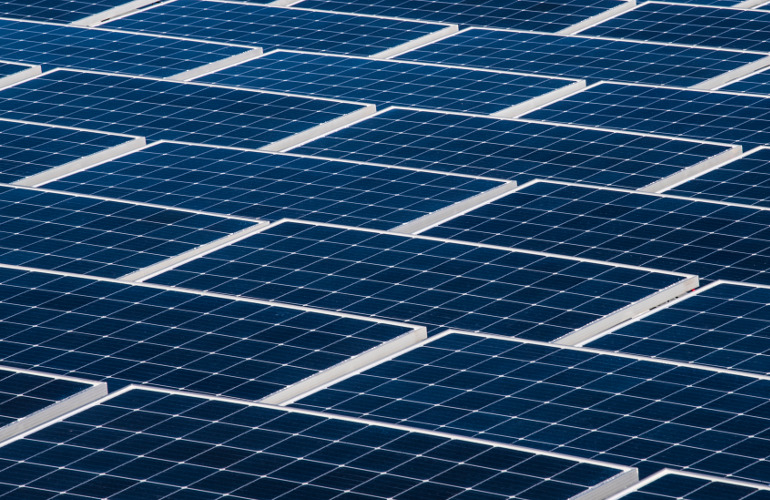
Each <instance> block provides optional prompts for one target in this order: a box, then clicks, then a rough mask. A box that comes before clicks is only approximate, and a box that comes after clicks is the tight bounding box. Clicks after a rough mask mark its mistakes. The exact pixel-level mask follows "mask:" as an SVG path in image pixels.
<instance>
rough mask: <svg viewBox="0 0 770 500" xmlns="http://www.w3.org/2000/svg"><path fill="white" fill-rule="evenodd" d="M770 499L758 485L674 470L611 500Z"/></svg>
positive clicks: (646, 480)
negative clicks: (684, 499) (685, 499)
mask: <svg viewBox="0 0 770 500" xmlns="http://www.w3.org/2000/svg"><path fill="white" fill-rule="evenodd" d="M768 497H770V488H768V487H767V486H765V485H761V484H758V483H749V482H744V481H735V480H730V479H723V478H720V477H716V476H709V475H705V474H693V473H681V472H675V471H673V470H671V471H665V472H662V473H660V474H655V475H653V476H650V477H648V478H647V479H645V480H644V481H641V482H639V483H637V484H635V485H634V486H632V487H631V488H629V489H628V490H627V491H625V492H622V493H618V494H617V495H614V496H612V497H610V498H609V499H608V500H679V499H681V498H692V499H703V500H706V499H709V498H713V499H719V498H723V499H727V498H730V499H732V500H766V499H767V498H768Z"/></svg>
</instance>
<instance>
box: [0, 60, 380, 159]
mask: <svg viewBox="0 0 770 500" xmlns="http://www.w3.org/2000/svg"><path fill="white" fill-rule="evenodd" d="M372 111H373V109H372V107H371V106H363V105H358V104H354V103H347V102H338V101H331V100H323V99H314V98H308V97H297V96H289V95H285V94H274V93H266V92H257V91H250V90H238V89H231V88H225V87H216V86H211V85H204V84H197V83H182V82H172V81H168V80H159V79H152V78H139V77H129V76H120V75H112V74H108V73H95V72H76V71H69V70H58V71H52V72H49V73H46V74H44V75H42V76H40V77H37V78H33V79H31V80H27V81H25V82H22V83H19V84H17V85H15V86H13V87H9V88H6V89H2V90H0V113H2V115H3V117H4V118H14V119H19V120H28V121H33V122H39V123H47V124H49V125H64V126H70V127H83V128H89V129H93V130H99V131H102V132H113V133H124V134H133V135H140V136H146V137H148V138H149V139H150V140H161V139H169V140H182V141H187V142H194V143H203V144H213V145H219V146H238V147H245V148H261V147H266V146H267V147H273V146H274V144H281V145H284V146H278V147H287V146H286V145H287V144H293V142H289V143H286V142H285V141H284V140H285V139H287V138H289V137H293V136H295V135H296V134H300V133H310V134H313V133H314V131H315V130H317V129H316V127H319V126H321V128H324V127H332V128H334V127H335V126H339V125H342V124H343V123H347V122H348V121H350V120H355V119H356V118H357V117H360V116H361V115H366V114H369V113H371V112H372ZM319 133H320V132H319ZM299 137H301V136H299ZM276 141H278V142H276Z"/></svg>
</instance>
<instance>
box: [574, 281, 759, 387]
mask: <svg viewBox="0 0 770 500" xmlns="http://www.w3.org/2000/svg"><path fill="white" fill-rule="evenodd" d="M768 318H770V289H768V288H763V287H759V286H751V285H742V284H737V283H736V284H723V283H718V284H716V285H715V286H710V287H706V288H702V289H699V290H696V291H695V293H694V294H692V295H688V296H687V298H685V299H684V300H682V301H677V302H675V303H672V304H669V305H667V306H666V307H663V308H660V309H658V311H657V312H655V313H653V314H651V315H648V316H644V317H642V318H640V319H638V320H635V321H633V322H630V323H628V324H627V325H626V326H623V327H622V328H619V329H617V330H614V331H612V332H610V333H608V334H606V335H604V336H602V337H600V338H598V339H596V340H594V341H592V342H589V343H588V344H587V346H588V347H595V348H597V349H609V350H613V351H619V352H626V353H630V354H638V355H640V356H650V357H655V358H660V359H671V360H674V361H683V362H688V363H697V364H702V365H709V366H716V367H719V368H730V369H734V370H743V371H747V372H753V373H760V374H763V375H770V326H768V322H767V319H768Z"/></svg>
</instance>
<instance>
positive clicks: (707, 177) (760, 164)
mask: <svg viewBox="0 0 770 500" xmlns="http://www.w3.org/2000/svg"><path fill="white" fill-rule="evenodd" d="M664 192H665V193H666V194H673V195H678V196H690V197H693V198H705V199H709V200H719V201H726V202H731V203H742V204H745V205H756V206H758V207H765V208H770V149H768V148H764V147H762V148H757V149H754V150H752V151H749V152H748V153H746V154H745V155H742V156H740V157H738V158H736V159H735V160H732V161H729V162H727V163H724V164H722V165H719V166H718V167H716V168H713V169H711V170H708V171H706V172H704V173H703V174H701V175H698V176H696V177H694V178H692V179H690V180H686V181H684V182H682V183H680V184H677V185H675V186H673V187H671V188H669V189H666V190H664Z"/></svg>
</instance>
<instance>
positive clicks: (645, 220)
mask: <svg viewBox="0 0 770 500" xmlns="http://www.w3.org/2000/svg"><path fill="white" fill-rule="evenodd" d="M768 223H770V210H767V209H762V208H755V207H750V206H743V205H736V204H730V203H722V202H716V201H709V200H700V199H697V198H684V197H678V196H673V195H665V194H652V193H641V192H638V191H628V190H620V189H613V188H599V187H593V186H587V185H580V184H568V183H557V182H546V181H543V182H540V181H533V182H532V183H528V184H526V185H524V186H521V187H520V188H517V189H516V190H515V191H514V192H513V193H512V194H510V195H507V196H505V197H502V198H498V199H497V200H495V201H493V202H490V203H487V204H486V205H484V206H482V207H479V208H478V209H475V210H472V211H469V212H466V213H465V214H463V215H459V216H457V217H455V218H454V219H450V220H447V221H444V222H441V223H439V224H437V225H436V226H434V227H433V228H431V229H428V230H427V231H423V232H422V233H421V234H424V235H427V236H434V237H439V238H452V239H456V240H465V241H473V242H477V243H485V244H491V245H500V246H507V247H512V248H521V249H526V250H533V251H540V252H550V253H554V254H561V255H569V256H571V257H580V258H587V259H597V260H602V261H607V262H613V263H622V264H628V265H636V266H645V267H650V268H654V269H660V270H666V271H676V272H682V273H691V274H695V275H697V276H698V277H699V278H700V279H701V280H702V282H704V283H708V282H711V281H715V280H720V279H721V280H733V281H741V282H746V283H753V284H759V285H765V284H770V238H769V237H768V229H767V228H768Z"/></svg>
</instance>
